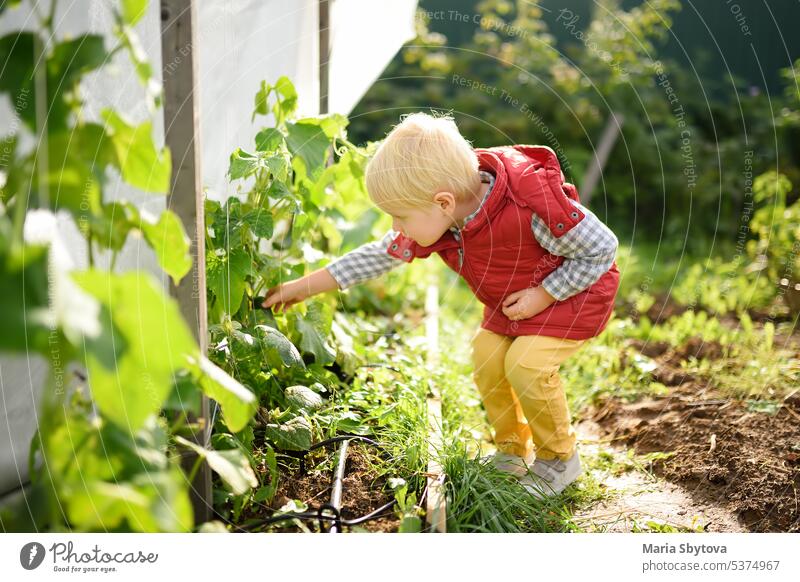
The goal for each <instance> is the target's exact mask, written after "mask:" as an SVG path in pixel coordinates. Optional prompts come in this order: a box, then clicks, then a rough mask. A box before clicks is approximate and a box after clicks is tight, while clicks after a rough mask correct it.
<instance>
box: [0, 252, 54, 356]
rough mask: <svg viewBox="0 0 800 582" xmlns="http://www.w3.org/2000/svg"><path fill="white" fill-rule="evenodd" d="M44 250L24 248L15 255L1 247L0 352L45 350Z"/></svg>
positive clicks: (45, 273) (45, 295) (46, 271)
mask: <svg viewBox="0 0 800 582" xmlns="http://www.w3.org/2000/svg"><path fill="white" fill-rule="evenodd" d="M49 282H50V278H49V276H48V260H47V249H46V248H45V247H40V246H30V245H28V246H25V247H24V248H23V249H21V250H20V251H18V252H13V253H12V252H11V251H10V250H8V249H3V248H2V247H0V297H2V302H0V321H2V322H3V332H2V333H0V350H2V351H11V352H22V353H27V352H29V351H31V350H40V351H44V350H45V349H46V348H47V334H48V331H49V330H48V329H47V326H46V322H44V321H42V315H43V314H44V312H45V310H47V308H48V305H49V300H48V289H49Z"/></svg>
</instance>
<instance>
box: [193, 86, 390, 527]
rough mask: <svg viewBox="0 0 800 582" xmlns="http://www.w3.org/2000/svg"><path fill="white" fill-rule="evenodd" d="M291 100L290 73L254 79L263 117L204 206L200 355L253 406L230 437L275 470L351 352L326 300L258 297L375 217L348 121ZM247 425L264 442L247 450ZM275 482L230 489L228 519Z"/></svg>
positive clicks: (353, 239) (303, 446)
mask: <svg viewBox="0 0 800 582" xmlns="http://www.w3.org/2000/svg"><path fill="white" fill-rule="evenodd" d="M297 103H298V96H297V92H296V90H295V87H294V86H293V85H292V83H291V81H290V80H289V79H288V78H286V77H281V78H280V79H278V80H277V81H276V82H275V84H274V85H273V84H269V83H267V82H262V83H261V85H260V88H259V90H258V92H257V93H256V95H255V100H254V111H253V115H252V119H253V120H255V119H257V118H261V117H264V116H266V117H268V118H269V121H270V122H271V124H270V125H268V126H266V127H263V128H260V130H259V131H258V132H257V134H256V136H255V141H254V143H253V144H252V146H251V147H248V148H246V149H245V148H237V149H236V150H235V151H234V152H233V153H232V154H231V156H230V166H229V170H228V175H229V178H230V180H231V182H232V183H233V184H235V186H236V192H235V194H234V195H232V196H230V197H228V198H227V199H226V200H225V201H223V202H219V201H217V200H215V199H213V197H212V196H207V197H206V202H205V214H206V249H207V254H206V268H207V271H206V273H207V282H208V285H207V295H208V306H209V308H208V314H209V331H210V335H211V342H210V346H211V347H210V349H209V357H210V358H211V359H212V360H213V361H214V362H215V363H216V364H218V365H219V366H220V367H221V368H222V369H224V370H225V371H226V372H228V373H229V374H230V375H232V376H233V377H234V378H236V379H237V380H238V381H239V382H241V383H243V384H244V385H245V386H246V387H247V388H248V389H249V390H252V391H253V392H254V393H255V395H256V397H257V398H258V401H259V404H260V412H259V415H258V418H257V420H256V421H254V422H253V423H251V426H250V427H248V429H247V430H244V431H241V432H239V433H238V434H235V435H234V434H232V433H231V432H230V431H225V430H224V427H218V428H219V430H220V431H222V432H225V434H227V435H228V436H227V437H226V438H228V439H230V440H231V442H237V443H238V446H239V447H240V448H241V449H242V450H250V451H252V454H253V458H252V459H251V460H252V462H253V463H254V466H255V467H258V466H261V467H268V468H269V473H270V474H271V475H272V477H276V476H277V475H276V472H275V466H276V463H275V450H276V449H278V450H282V451H304V450H307V449H308V448H309V447H310V446H311V444H312V442H313V441H314V440H316V437H317V436H319V435H320V434H321V432H322V427H321V426H320V424H319V420H320V419H319V417H317V416H316V415H315V412H316V411H318V410H319V409H320V408H321V407H323V405H324V404H325V402H326V401H325V398H326V397H329V396H330V395H331V394H332V393H333V392H334V391H335V390H336V389H337V387H343V386H344V385H345V384H344V382H343V380H344V379H346V378H347V377H350V376H352V375H353V373H354V370H355V366H356V365H357V362H358V355H357V351H358V350H357V348H354V347H353V345H352V344H353V337H352V336H351V334H350V333H348V331H346V325H344V326H343V325H341V324H340V323H339V322H337V321H336V319H337V318H339V317H340V316H341V314H338V315H337V317H336V318H335V317H334V307H335V306H334V304H333V303H332V300H331V298H327V299H325V298H315V299H311V300H309V301H307V302H304V303H301V304H299V305H298V306H297V308H295V309H292V310H290V311H288V312H286V313H283V314H279V315H277V314H273V313H272V312H271V311H268V310H264V309H262V308H261V302H262V301H263V295H264V294H265V293H266V291H267V290H268V289H270V288H272V287H274V286H276V285H278V284H280V283H281V282H284V281H288V280H292V279H297V278H298V277H301V276H302V275H303V274H304V272H305V268H306V265H307V264H309V263H315V262H317V261H319V260H320V259H322V258H324V257H326V256H327V255H326V251H327V252H328V253H329V252H331V250H332V249H334V248H337V249H340V248H341V246H342V244H343V243H344V244H350V245H356V244H360V243H361V242H365V241H366V239H368V238H369V237H370V235H371V232H370V231H371V227H372V225H373V223H374V222H375V219H376V218H377V215H375V214H374V213H372V214H370V213H369V212H368V213H366V218H364V216H363V215H364V213H363V212H362V211H361V210H358V204H362V205H363V204H364V203H365V202H364V201H366V200H367V196H366V190H365V185H364V166H365V163H366V159H367V150H365V149H362V148H359V147H356V146H355V145H353V144H352V143H350V142H349V141H348V140H347V137H346V133H345V128H346V126H347V119H346V118H345V117H344V116H341V115H335V114H334V115H325V116H318V117H304V118H297V115H296V112H297ZM341 209H344V211H342V210H341ZM348 211H349V214H348ZM356 213H357V214H356ZM359 218H360V221H359ZM354 224H355V227H353V226H352V225H354ZM348 228H349V229H348ZM342 231H344V235H342V234H341V232H342ZM345 238H346V239H347V240H345ZM256 432H257V433H258V434H259V435H263V437H264V438H263V439H262V440H263V446H261V444H260V443H259V445H257V446H254V438H255V435H256ZM275 487H276V479H275V478H271V479H270V480H269V483H268V484H266V485H264V484H262V486H261V487H259V488H258V489H257V490H256V491H255V492H253V493H252V494H247V495H244V496H236V495H228V496H227V497H228V499H227V501H230V502H231V504H232V506H231V509H232V511H233V517H234V518H237V517H238V516H239V515H241V512H242V510H243V509H244V508H245V507H246V506H247V505H248V504H249V502H251V501H258V502H263V501H268V500H270V499H271V497H272V495H273V494H274V492H275Z"/></svg>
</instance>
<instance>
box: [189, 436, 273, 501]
mask: <svg viewBox="0 0 800 582" xmlns="http://www.w3.org/2000/svg"><path fill="white" fill-rule="evenodd" d="M175 440H176V441H177V442H179V443H180V444H182V445H183V446H185V447H188V448H190V449H192V450H193V451H194V452H195V453H197V454H198V455H199V456H201V457H203V458H204V459H205V460H206V461H207V462H208V465H209V467H211V469H212V470H213V471H214V472H216V473H217V474H218V475H219V476H220V477H221V478H222V480H223V481H224V482H225V483H226V484H227V485H228V486H229V487H230V488H231V491H232V492H233V493H234V494H235V495H242V494H244V493H247V492H248V491H249V490H250V489H252V488H253V487H258V479H257V478H256V474H255V473H254V472H253V468H252V467H251V466H250V461H248V459H247V456H246V455H245V454H244V453H243V452H242V451H240V450H239V449H228V450H225V451H215V450H213V449H205V448H203V447H201V446H200V445H197V444H195V443H193V442H191V441H189V440H186V439H185V438H183V437H180V436H176V437H175Z"/></svg>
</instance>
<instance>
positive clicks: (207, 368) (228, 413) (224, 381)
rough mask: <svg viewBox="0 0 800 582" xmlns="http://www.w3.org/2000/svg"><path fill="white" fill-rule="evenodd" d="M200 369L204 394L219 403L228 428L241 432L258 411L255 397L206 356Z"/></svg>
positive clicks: (201, 362) (203, 357)
mask: <svg viewBox="0 0 800 582" xmlns="http://www.w3.org/2000/svg"><path fill="white" fill-rule="evenodd" d="M199 368H200V371H201V372H202V374H203V376H202V377H201V379H200V385H201V386H202V388H203V392H205V393H206V395H208V397H209V398H213V399H214V400H216V401H217V402H219V405H220V406H221V407H222V414H223V415H224V417H225V424H226V425H228V428H229V429H231V430H232V431H233V432H239V431H240V430H242V429H243V428H244V427H245V426H247V423H248V422H250V419H251V418H253V415H254V414H255V413H256V410H257V409H258V400H257V399H256V397H255V395H254V394H253V393H252V392H250V390H248V389H247V388H245V387H244V386H243V385H242V384H240V383H239V382H238V381H236V380H235V379H234V378H233V377H231V376H230V375H229V374H227V373H226V372H225V371H224V370H223V369H222V368H219V367H218V366H216V365H214V363H213V362H211V360H209V359H208V358H206V357H205V356H201V358H200V366H199Z"/></svg>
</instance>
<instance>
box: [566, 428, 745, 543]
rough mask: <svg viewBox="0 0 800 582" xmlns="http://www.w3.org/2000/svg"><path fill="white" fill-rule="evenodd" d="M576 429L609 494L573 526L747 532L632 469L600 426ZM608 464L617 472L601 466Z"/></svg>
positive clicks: (727, 516)
mask: <svg viewBox="0 0 800 582" xmlns="http://www.w3.org/2000/svg"><path fill="white" fill-rule="evenodd" d="M577 430H578V438H579V440H580V447H581V455H582V456H583V457H584V458H585V459H586V460H587V461H588V464H591V465H594V466H595V468H592V469H591V471H592V474H593V476H594V478H595V479H596V480H597V481H598V482H599V483H601V484H602V486H603V488H604V489H605V490H606V493H608V494H610V495H611V498H610V499H608V500H606V501H603V502H601V503H599V504H596V505H594V506H592V507H591V508H589V509H587V510H584V511H580V512H577V513H576V514H575V518H574V521H575V522H576V523H577V524H578V525H579V526H581V527H582V528H584V529H586V530H588V531H601V532H630V531H636V530H639V529H641V530H645V531H651V530H656V531H658V530H660V529H664V526H667V527H669V528H675V529H677V530H680V531H687V530H691V531H711V532H743V531H747V530H746V529H745V528H744V527H743V526H741V525H740V524H739V523H738V521H737V519H736V516H735V515H734V514H732V513H731V512H730V511H728V510H727V509H726V508H724V507H722V506H720V505H718V504H716V503H707V504H706V503H698V502H697V501H695V500H694V499H693V497H692V496H691V495H690V494H689V492H688V491H686V490H685V489H684V488H683V487H681V486H679V485H675V484H673V483H670V482H668V481H665V480H664V479H661V478H659V477H657V476H655V475H652V474H648V473H647V472H646V471H642V470H640V469H637V468H635V467H632V466H631V462H630V459H629V457H628V456H627V451H626V449H625V447H622V446H619V445H614V444H612V443H609V442H608V439H607V438H605V437H604V435H603V430H602V429H601V427H600V426H599V425H598V424H597V423H595V422H593V421H591V420H587V421H583V422H581V423H580V424H578V426H577ZM609 453H610V454H611V455H613V461H611V460H610V459H609V456H608V455H609ZM600 459H602V462H601V461H600ZM609 461H610V462H609ZM609 464H612V465H613V466H614V467H616V470H613V469H612V470H609V469H608V468H598V467H597V466H598V465H603V466H607V465H609Z"/></svg>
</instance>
